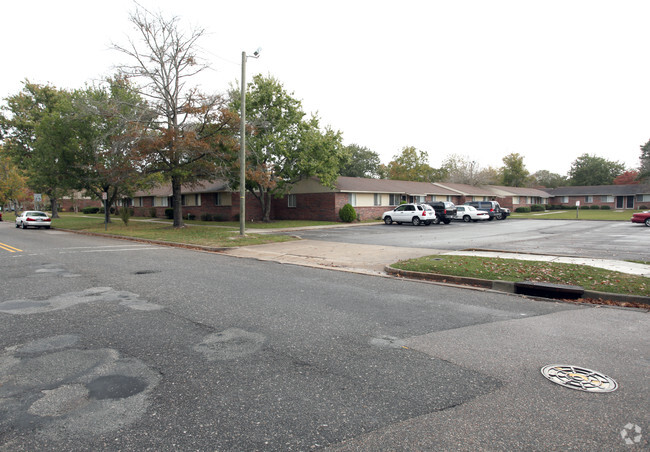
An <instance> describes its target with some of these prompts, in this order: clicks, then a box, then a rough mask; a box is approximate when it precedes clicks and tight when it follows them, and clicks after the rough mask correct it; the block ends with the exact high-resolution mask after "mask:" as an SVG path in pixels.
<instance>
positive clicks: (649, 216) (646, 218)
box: [630, 210, 650, 227]
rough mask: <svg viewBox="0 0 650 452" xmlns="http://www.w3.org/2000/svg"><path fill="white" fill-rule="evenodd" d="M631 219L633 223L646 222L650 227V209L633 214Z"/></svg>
mask: <svg viewBox="0 0 650 452" xmlns="http://www.w3.org/2000/svg"><path fill="white" fill-rule="evenodd" d="M630 221H631V222H632V223H645V225H646V226H648V227H650V210H646V211H645V212H639V213H634V214H632V218H630Z"/></svg>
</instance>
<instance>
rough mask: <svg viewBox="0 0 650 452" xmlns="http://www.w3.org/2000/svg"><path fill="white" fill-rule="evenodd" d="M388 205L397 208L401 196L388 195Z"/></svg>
mask: <svg viewBox="0 0 650 452" xmlns="http://www.w3.org/2000/svg"><path fill="white" fill-rule="evenodd" d="M388 198H389V199H388V204H389V205H391V206H397V205H399V204H400V202H401V200H402V199H401V195H396V194H390V195H388Z"/></svg>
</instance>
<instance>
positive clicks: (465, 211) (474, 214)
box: [454, 206, 490, 223]
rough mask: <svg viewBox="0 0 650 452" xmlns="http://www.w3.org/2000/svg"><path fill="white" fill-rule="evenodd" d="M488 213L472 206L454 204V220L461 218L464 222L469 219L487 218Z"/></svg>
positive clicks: (467, 221) (488, 216) (488, 217)
mask: <svg viewBox="0 0 650 452" xmlns="http://www.w3.org/2000/svg"><path fill="white" fill-rule="evenodd" d="M489 219H490V214H489V213H487V212H486V211H485V210H478V209H476V207H473V206H456V216H455V217H454V220H463V221H464V222H465V223H469V222H470V221H474V222H476V221H479V220H489Z"/></svg>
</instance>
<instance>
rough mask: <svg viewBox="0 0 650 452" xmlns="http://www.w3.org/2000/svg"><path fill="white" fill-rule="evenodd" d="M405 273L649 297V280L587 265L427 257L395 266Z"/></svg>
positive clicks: (444, 256) (481, 258)
mask: <svg viewBox="0 0 650 452" xmlns="http://www.w3.org/2000/svg"><path fill="white" fill-rule="evenodd" d="M391 267H393V268H397V269H400V270H406V271H415V272H422V273H437V274H441V275H453V276H464V277H469V278H480V279H488V280H501V281H537V282H548V283H553V284H569V285H575V286H582V287H583V288H584V289H585V290H595V291H600V292H608V293H620V294H631V295H641V296H650V278H646V277H643V276H636V275H630V274H627V273H621V272H616V271H611V270H605V269H602V268H597V267H590V266H588V265H576V264H562V263H553V262H537V261H523V260H516V259H502V258H489V257H477V256H447V255H433V256H425V257H420V258H417V259H410V260H407V261H400V262H397V263H395V264H392V265H391Z"/></svg>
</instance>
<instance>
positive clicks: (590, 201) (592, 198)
mask: <svg viewBox="0 0 650 452" xmlns="http://www.w3.org/2000/svg"><path fill="white" fill-rule="evenodd" d="M585 202H587V203H592V202H594V197H593V196H585Z"/></svg>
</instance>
